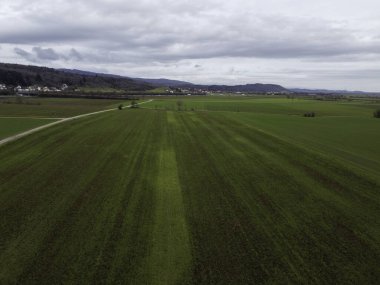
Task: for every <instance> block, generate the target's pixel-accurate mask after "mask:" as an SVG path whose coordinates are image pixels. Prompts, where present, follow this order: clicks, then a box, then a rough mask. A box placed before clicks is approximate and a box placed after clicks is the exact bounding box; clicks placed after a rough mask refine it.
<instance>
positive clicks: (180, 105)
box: [177, 100, 183, 111]
mask: <svg viewBox="0 0 380 285" xmlns="http://www.w3.org/2000/svg"><path fill="white" fill-rule="evenodd" d="M182 106H183V101H182V100H178V101H177V109H178V111H181V110H182Z"/></svg>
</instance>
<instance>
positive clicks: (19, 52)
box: [0, 0, 380, 90]
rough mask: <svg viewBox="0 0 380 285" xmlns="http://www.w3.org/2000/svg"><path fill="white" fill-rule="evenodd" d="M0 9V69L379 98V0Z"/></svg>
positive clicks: (99, 2)
mask: <svg viewBox="0 0 380 285" xmlns="http://www.w3.org/2000/svg"><path fill="white" fill-rule="evenodd" d="M3 2H4V3H2V6H4V9H2V11H1V12H0V46H1V47H2V49H1V50H0V53H1V61H10V62H20V63H35V64H43V65H48V66H56V67H68V68H71V67H75V68H85V69H90V70H95V71H97V70H99V71H106V72H116V73H121V74H124V75H130V76H152V77H165V76H166V77H172V78H177V79H184V80H188V81H196V82H199V83H231V84H234V83H246V82H249V83H253V82H273V83H281V84H284V85H286V86H301V87H324V88H339V87H340V88H349V89H365V90H368V89H371V90H373V89H376V90H380V83H377V82H375V79H376V77H377V76H378V70H379V68H378V66H380V17H379V14H380V12H378V11H380V3H379V2H378V1H375V0H362V1H360V3H359V2H357V3H353V4H352V3H349V2H347V1H342V0H330V1H327V0H320V1H318V3H309V2H310V1H301V0H267V1H259V0H256V1H245V0H237V1H233V2H232V1H231V3H224V2H226V1H216V0H202V1H200V0H193V1H187V0H182V1H173V0H160V1H153V0H142V1H139V2H138V3H137V1H122V0H93V1H83V0H82V1H73V0H66V1H62V0H56V1H54V5H53V4H52V2H51V1H46V0H36V1H33V2H32V1H24V0H13V1H8V0H4V1H3ZM363 70H365V72H364V73H363ZM295 74H297V76H295ZM363 74H366V76H365V77H364V76H363ZM300 78H302V79H304V80H303V81H302V82H301V81H300V80H299V79H300ZM316 84H318V85H316Z"/></svg>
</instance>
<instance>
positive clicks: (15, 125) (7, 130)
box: [0, 117, 54, 140]
mask: <svg viewBox="0 0 380 285" xmlns="http://www.w3.org/2000/svg"><path fill="white" fill-rule="evenodd" d="M50 122H54V120H44V119H29V118H5V117H3V118H0V140H1V139H4V138H6V137H10V136H12V135H15V134H17V133H21V132H23V131H27V130H29V129H33V128H36V127H39V126H42V125H44V124H47V123H50Z"/></svg>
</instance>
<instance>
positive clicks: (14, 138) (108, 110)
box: [0, 99, 153, 146]
mask: <svg viewBox="0 0 380 285" xmlns="http://www.w3.org/2000/svg"><path fill="white" fill-rule="evenodd" d="M152 101H153V99H151V100H148V101H144V102H141V103H137V105H141V104H145V103H149V102H152ZM131 106H132V105H129V106H126V107H124V108H130V107H131ZM115 110H117V108H112V109H106V110H101V111H97V112H91V113H86V114H82V115H78V116H74V117H69V118H64V119H61V120H59V121H56V122H53V123H50V124H46V125H43V126H40V127H37V128H34V129H31V130H28V131H26V132H23V133H20V134H17V135H13V136H10V137H7V138H5V139H2V140H0V146H2V145H4V144H6V143H9V142H12V141H15V140H18V139H20V138H23V137H25V136H28V135H30V134H33V133H36V132H38V131H41V130H44V129H47V128H50V127H52V126H55V125H58V124H62V123H65V122H68V121H73V120H76V119H80V118H84V117H87V116H92V115H96V114H101V113H105V112H110V111H115Z"/></svg>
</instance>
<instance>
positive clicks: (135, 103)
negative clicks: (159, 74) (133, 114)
mask: <svg viewBox="0 0 380 285" xmlns="http://www.w3.org/2000/svg"><path fill="white" fill-rule="evenodd" d="M138 107H139V105H138V104H137V102H136V101H135V100H132V103H131V108H138Z"/></svg>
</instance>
